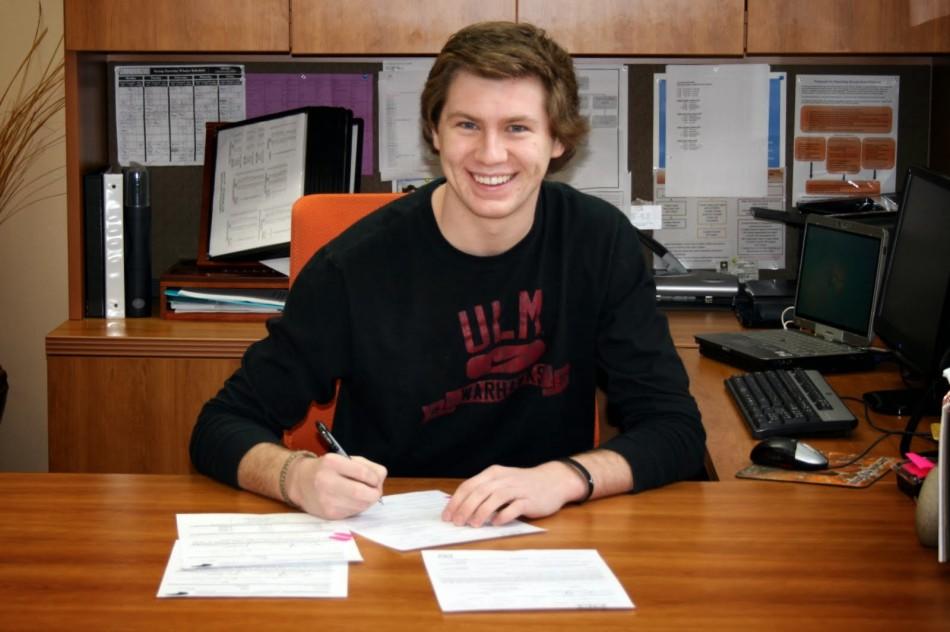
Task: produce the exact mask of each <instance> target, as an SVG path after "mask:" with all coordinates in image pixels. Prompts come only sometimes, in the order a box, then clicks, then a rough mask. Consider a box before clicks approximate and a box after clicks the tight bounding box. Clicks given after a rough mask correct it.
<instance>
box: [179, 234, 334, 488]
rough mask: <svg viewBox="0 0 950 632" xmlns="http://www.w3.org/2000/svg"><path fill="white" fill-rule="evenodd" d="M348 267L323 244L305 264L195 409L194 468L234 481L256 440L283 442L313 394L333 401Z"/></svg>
mask: <svg viewBox="0 0 950 632" xmlns="http://www.w3.org/2000/svg"><path fill="white" fill-rule="evenodd" d="M346 306H347V303H346V291H345V285H344V282H343V275H342V274H341V272H340V270H339V269H338V268H337V267H336V266H335V265H333V262H332V260H331V258H330V256H329V255H327V254H326V251H320V252H319V253H318V254H317V255H316V256H314V258H313V259H312V260H311V261H310V262H309V263H308V264H307V265H306V266H305V267H304V269H303V270H302V271H301V273H300V275H299V276H298V278H297V280H296V281H295V283H294V286H293V288H292V290H291V292H290V294H289V296H288V298H287V303H286V305H285V309H284V312H283V314H282V315H281V316H280V317H278V318H274V319H271V320H270V321H268V323H267V336H266V337H265V338H263V339H262V340H260V341H258V342H256V343H254V344H253V345H251V346H250V347H249V348H248V350H247V351H246V352H245V354H244V357H243V359H242V360H241V366H240V368H238V370H237V371H235V373H234V374H233V375H232V376H231V377H230V378H229V379H228V380H227V382H225V384H224V386H223V388H222V389H221V390H220V391H219V392H218V394H217V395H216V396H215V397H213V398H212V399H211V400H210V401H208V402H207V403H206V404H205V405H204V407H203V408H202V410H201V412H200V413H199V415H198V420H197V423H196V424H195V427H194V429H193V431H192V435H191V445H190V453H191V460H192V463H193V464H194V466H195V468H196V469H197V470H198V471H199V472H201V473H202V474H205V475H207V476H210V477H212V478H214V479H216V480H218V481H221V482H223V483H226V484H228V485H232V486H235V487H237V468H238V464H239V463H240V461H241V459H242V458H243V457H244V455H245V453H247V451H248V450H250V449H251V448H252V447H254V446H255V445H257V444H258V443H263V442H271V443H279V442H280V441H281V437H282V433H283V431H284V430H285V429H288V428H291V427H293V426H294V425H295V424H297V423H298V422H299V421H300V420H301V419H303V417H304V416H305V414H306V411H307V408H308V407H309V405H310V402H311V401H317V402H320V403H325V402H328V401H330V400H331V399H332V397H333V393H334V382H335V380H336V379H337V378H339V377H342V376H343V375H345V373H346V371H347V366H346V362H347V358H348V357H349V354H348V353H347V348H346V347H347V345H348V341H349V339H350V336H349V325H348V316H347V307H346Z"/></svg>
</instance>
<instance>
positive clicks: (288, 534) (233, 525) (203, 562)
mask: <svg viewBox="0 0 950 632" xmlns="http://www.w3.org/2000/svg"><path fill="white" fill-rule="evenodd" d="M177 521H178V538H179V551H180V554H181V564H182V565H183V566H184V567H185V568H208V567H212V568H219V567H227V566H255V565H275V564H301V563H310V562H361V561H362V560H363V558H362V556H361V555H360V552H359V548H358V547H357V546H356V541H355V540H354V539H353V536H352V534H351V533H350V531H349V529H347V528H346V527H345V526H343V525H342V524H341V523H340V522H337V521H331V520H322V519H320V518H317V517H315V516H311V515H308V514H303V513H279V514H178V516H177Z"/></svg>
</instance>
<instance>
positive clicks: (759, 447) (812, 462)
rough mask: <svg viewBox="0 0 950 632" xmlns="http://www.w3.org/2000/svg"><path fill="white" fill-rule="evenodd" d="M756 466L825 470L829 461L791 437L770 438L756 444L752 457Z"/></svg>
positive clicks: (805, 444)
mask: <svg viewBox="0 0 950 632" xmlns="http://www.w3.org/2000/svg"><path fill="white" fill-rule="evenodd" d="M750 458H751V459H752V462H753V463H755V464H756V465H767V466H769V467H781V468H784V469H786V470H823V469H825V468H827V467H828V459H827V457H825V455H824V454H822V453H821V451H819V450H817V449H816V448H813V447H812V446H810V445H808V444H807V443H805V442H804V441H799V440H798V439H792V438H790V437H769V438H768V439H764V440H762V441H760V442H759V443H757V444H756V446H755V447H754V448H752V454H751V455H750Z"/></svg>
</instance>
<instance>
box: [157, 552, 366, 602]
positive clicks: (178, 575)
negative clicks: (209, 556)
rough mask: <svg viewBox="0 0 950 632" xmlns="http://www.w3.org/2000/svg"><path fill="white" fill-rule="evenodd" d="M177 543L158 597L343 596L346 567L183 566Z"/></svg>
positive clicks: (347, 570)
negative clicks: (187, 567) (188, 567)
mask: <svg viewBox="0 0 950 632" xmlns="http://www.w3.org/2000/svg"><path fill="white" fill-rule="evenodd" d="M180 547H181V541H180V540H179V541H176V542H175V546H174V547H173V548H172V552H171V555H170V556H169V559H168V566H167V567H166V568H165V574H164V575H163V577H162V583H161V585H159V587H158V593H157V596H158V597H346V595H347V581H348V578H349V564H347V563H346V562H329V563H317V564H277V565H272V566H244V567H232V568H227V567H224V568H190V569H186V568H184V567H183V564H182V559H181V550H180Z"/></svg>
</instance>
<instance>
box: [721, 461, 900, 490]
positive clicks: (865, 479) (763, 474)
mask: <svg viewBox="0 0 950 632" xmlns="http://www.w3.org/2000/svg"><path fill="white" fill-rule="evenodd" d="M854 457H855V455H854V454H845V453H843V452H829V453H828V461H829V462H830V463H844V462H846V461H850V460H851V459H853V458H854ZM898 461H900V459H898V458H896V457H889V456H873V455H871V456H866V457H864V458H863V459H861V460H859V461H856V462H855V463H852V464H851V465H849V466H847V467H841V468H835V469H829V470H821V471H818V472H801V471H796V470H783V469H781V468H777V467H766V466H764V465H750V466H748V467H746V468H743V469H741V470H739V471H738V472H736V477H737V478H754V479H758V480H763V481H784V482H786V483H813V484H815V485H838V486H841V487H868V486H869V485H870V484H871V483H873V482H874V481H876V480H877V479H879V478H881V477H882V476H884V475H885V474H887V473H888V472H889V471H890V470H891V467H892V466H893V465H894V464H895V463H897V462H898Z"/></svg>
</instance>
